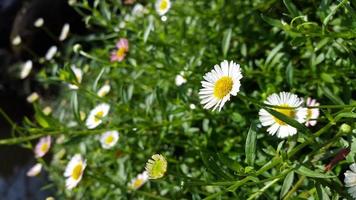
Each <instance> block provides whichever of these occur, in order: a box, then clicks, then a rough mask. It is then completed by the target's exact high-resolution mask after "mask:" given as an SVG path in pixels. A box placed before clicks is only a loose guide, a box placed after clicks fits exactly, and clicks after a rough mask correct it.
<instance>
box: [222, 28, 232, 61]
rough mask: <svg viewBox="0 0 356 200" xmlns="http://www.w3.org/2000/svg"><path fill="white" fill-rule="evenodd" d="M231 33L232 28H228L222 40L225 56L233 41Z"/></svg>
mask: <svg viewBox="0 0 356 200" xmlns="http://www.w3.org/2000/svg"><path fill="white" fill-rule="evenodd" d="M231 33H232V29H231V28H229V29H227V30H226V31H225V33H224V37H223V40H222V51H223V55H224V57H226V55H227V52H228V51H229V47H230V42H231Z"/></svg>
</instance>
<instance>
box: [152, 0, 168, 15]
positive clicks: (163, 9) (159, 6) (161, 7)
mask: <svg viewBox="0 0 356 200" xmlns="http://www.w3.org/2000/svg"><path fill="white" fill-rule="evenodd" d="M170 8H171V1H170V0H157V1H156V11H157V13H158V14H159V15H164V14H166V13H167V12H168V11H169V9H170Z"/></svg>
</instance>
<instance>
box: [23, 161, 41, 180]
mask: <svg viewBox="0 0 356 200" xmlns="http://www.w3.org/2000/svg"><path fill="white" fill-rule="evenodd" d="M41 170H42V164H41V163H37V164H35V165H34V166H32V167H31V169H29V170H28V171H27V173H26V175H27V176H29V177H33V176H37V175H38V174H40V172H41Z"/></svg>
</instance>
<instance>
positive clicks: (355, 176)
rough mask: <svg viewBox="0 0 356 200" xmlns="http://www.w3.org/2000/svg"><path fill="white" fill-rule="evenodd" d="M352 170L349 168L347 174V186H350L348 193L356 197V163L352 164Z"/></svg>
mask: <svg viewBox="0 0 356 200" xmlns="http://www.w3.org/2000/svg"><path fill="white" fill-rule="evenodd" d="M350 169H351V170H347V171H346V172H345V173H344V175H345V180H344V182H345V186H346V187H348V189H347V191H348V193H349V194H350V195H351V196H352V197H353V198H355V199H356V163H353V164H351V165H350Z"/></svg>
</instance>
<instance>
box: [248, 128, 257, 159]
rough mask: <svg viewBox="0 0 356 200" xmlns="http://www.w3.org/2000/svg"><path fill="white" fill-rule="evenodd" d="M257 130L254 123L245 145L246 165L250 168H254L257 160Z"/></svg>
mask: <svg viewBox="0 0 356 200" xmlns="http://www.w3.org/2000/svg"><path fill="white" fill-rule="evenodd" d="M256 129H257V128H256V125H255V124H254V123H252V124H251V126H250V129H249V131H248V134H247V138H246V144H245V154H246V163H247V164H248V165H250V166H253V164H254V162H255V158H256V136H257V131H256Z"/></svg>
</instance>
